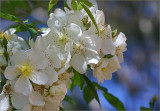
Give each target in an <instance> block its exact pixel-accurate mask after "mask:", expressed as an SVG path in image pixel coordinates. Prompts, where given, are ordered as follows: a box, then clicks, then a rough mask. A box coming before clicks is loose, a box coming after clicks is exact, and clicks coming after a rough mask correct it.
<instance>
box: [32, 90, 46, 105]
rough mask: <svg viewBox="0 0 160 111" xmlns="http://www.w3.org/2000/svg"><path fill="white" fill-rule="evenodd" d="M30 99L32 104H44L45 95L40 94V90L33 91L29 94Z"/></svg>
mask: <svg viewBox="0 0 160 111" xmlns="http://www.w3.org/2000/svg"><path fill="white" fill-rule="evenodd" d="M29 101H30V103H31V104H32V105H36V106H43V105H44V104H45V102H44V100H43V97H42V96H41V95H40V94H39V92H36V91H33V92H32V93H31V94H30V95H29Z"/></svg>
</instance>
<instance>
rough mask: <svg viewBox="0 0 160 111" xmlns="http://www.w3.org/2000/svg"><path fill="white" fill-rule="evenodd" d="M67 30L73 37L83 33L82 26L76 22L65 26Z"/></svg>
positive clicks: (69, 35)
mask: <svg viewBox="0 0 160 111" xmlns="http://www.w3.org/2000/svg"><path fill="white" fill-rule="evenodd" d="M65 31H66V33H67V36H68V37H70V38H73V39H77V38H78V37H79V36H80V35H81V34H82V32H81V28H80V27H79V26H78V25H76V24H74V23H71V24H70V25H68V26H67V27H65Z"/></svg>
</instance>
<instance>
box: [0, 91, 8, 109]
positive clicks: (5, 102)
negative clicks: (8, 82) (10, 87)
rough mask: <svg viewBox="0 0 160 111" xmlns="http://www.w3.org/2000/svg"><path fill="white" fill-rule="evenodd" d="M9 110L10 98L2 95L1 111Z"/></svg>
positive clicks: (0, 97) (0, 95)
mask: <svg viewBox="0 0 160 111" xmlns="http://www.w3.org/2000/svg"><path fill="white" fill-rule="evenodd" d="M8 108H9V97H8V96H5V95H4V94H0V111H7V109H8Z"/></svg>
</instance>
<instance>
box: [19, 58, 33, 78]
mask: <svg viewBox="0 0 160 111" xmlns="http://www.w3.org/2000/svg"><path fill="white" fill-rule="evenodd" d="M18 70H19V71H20V72H21V75H22V76H23V77H30V76H31V73H32V72H33V68H32V66H31V65H30V64H29V61H28V60H27V61H26V62H25V63H23V64H21V65H20V66H19V67H18Z"/></svg>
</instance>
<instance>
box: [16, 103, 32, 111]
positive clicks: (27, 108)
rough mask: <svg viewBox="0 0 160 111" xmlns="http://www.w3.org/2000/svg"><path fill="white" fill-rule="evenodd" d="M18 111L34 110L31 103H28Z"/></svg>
mask: <svg viewBox="0 0 160 111" xmlns="http://www.w3.org/2000/svg"><path fill="white" fill-rule="evenodd" d="M18 111H32V106H31V105H30V104H27V105H25V106H24V107H23V109H21V110H18Z"/></svg>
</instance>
